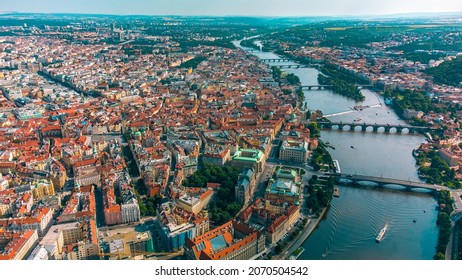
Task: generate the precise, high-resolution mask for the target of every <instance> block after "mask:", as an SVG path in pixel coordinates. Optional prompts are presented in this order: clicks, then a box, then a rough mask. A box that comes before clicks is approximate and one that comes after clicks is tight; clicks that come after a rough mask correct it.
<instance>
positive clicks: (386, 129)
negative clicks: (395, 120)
mask: <svg viewBox="0 0 462 280" xmlns="http://www.w3.org/2000/svg"><path fill="white" fill-rule="evenodd" d="M390 129H391V127H390V126H389V125H387V126H386V127H385V133H389V132H390Z"/></svg>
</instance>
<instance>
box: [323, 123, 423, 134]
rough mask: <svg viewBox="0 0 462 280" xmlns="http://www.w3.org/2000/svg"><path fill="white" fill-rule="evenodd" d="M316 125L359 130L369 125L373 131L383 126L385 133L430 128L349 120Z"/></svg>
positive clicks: (324, 127)
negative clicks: (351, 121) (350, 121)
mask: <svg viewBox="0 0 462 280" xmlns="http://www.w3.org/2000/svg"><path fill="white" fill-rule="evenodd" d="M317 124H318V127H319V128H321V129H332V128H333V127H335V126H336V127H338V129H339V130H344V127H346V126H347V127H348V128H349V130H350V131H356V127H361V131H367V129H368V128H369V127H371V128H372V131H373V132H378V131H379V129H380V128H383V129H384V131H385V132H386V133H389V132H391V130H392V129H395V130H396V133H402V132H403V131H404V130H407V131H408V133H425V132H428V131H430V130H431V128H429V127H426V126H413V125H402V124H377V123H375V124H368V123H354V122H353V123H349V122H317Z"/></svg>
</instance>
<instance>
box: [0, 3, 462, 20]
mask: <svg viewBox="0 0 462 280" xmlns="http://www.w3.org/2000/svg"><path fill="white" fill-rule="evenodd" d="M18 2H19V3H18ZM18 2H7V1H4V0H0V3H1V8H0V9H1V10H0V12H1V13H5V12H19V13H58V14H59V13H73V14H105V15H146V16H156V15H158V16H174V15H175V16H256V17H312V16H332V17H336V16H347V17H348V16H387V15H399V14H438V13H448V14H453V13H462V1H460V0H440V1H437V2H435V1H433V0H420V1H418V0H408V1H401V0H383V1H380V2H379V1H376V0H350V1H342V0H324V1H323V2H322V3H319V2H318V1H314V0H286V1H280V0H253V1H249V0H234V1H229V0H168V1H163V0H132V1H125V0H99V1H94V0H92V1H91V0H81V1H73V0H67V1H58V0H41V1H37V0H21V1H18Z"/></svg>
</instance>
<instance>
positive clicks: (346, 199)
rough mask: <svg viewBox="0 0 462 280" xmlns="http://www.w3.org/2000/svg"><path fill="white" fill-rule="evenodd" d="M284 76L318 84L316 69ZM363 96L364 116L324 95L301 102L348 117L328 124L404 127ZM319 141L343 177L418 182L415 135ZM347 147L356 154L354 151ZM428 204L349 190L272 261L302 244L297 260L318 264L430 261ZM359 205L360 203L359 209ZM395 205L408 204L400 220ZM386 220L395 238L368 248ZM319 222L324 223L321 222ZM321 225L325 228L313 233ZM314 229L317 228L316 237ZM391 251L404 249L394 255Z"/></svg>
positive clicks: (332, 135) (263, 55)
mask: <svg viewBox="0 0 462 280" xmlns="http://www.w3.org/2000/svg"><path fill="white" fill-rule="evenodd" d="M252 55H255V56H257V57H259V58H260V59H281V57H279V56H277V55H276V54H274V53H267V52H258V53H252ZM292 63H294V62H292V61H290V62H284V64H292ZM269 65H270V66H277V65H278V63H277V62H276V63H270V64H269ZM285 71H287V72H289V73H293V74H295V75H297V76H298V77H299V78H300V80H301V84H302V85H315V84H318V81H317V77H318V75H319V69H316V68H315V67H312V68H297V69H287V70H285ZM362 93H363V94H364V95H365V96H366V100H365V101H361V102H360V103H359V104H360V105H363V106H369V107H370V109H368V110H364V111H350V110H351V109H350V108H352V107H354V106H356V105H358V103H356V102H355V101H354V100H351V99H348V98H345V97H342V96H339V95H338V94H335V93H333V92H332V91H330V90H328V89H322V90H321V89H320V90H310V91H304V96H305V100H306V101H307V104H308V105H309V109H310V110H311V111H314V110H321V111H323V112H324V113H325V114H336V113H340V112H342V113H344V112H346V111H348V113H346V114H345V113H344V114H342V115H341V116H340V115H339V116H334V117H333V121H337V122H341V121H344V122H353V120H354V119H361V121H363V122H366V123H374V122H377V120H378V119H380V120H381V121H383V122H386V123H390V124H404V121H403V120H402V119H401V118H400V117H398V116H396V115H395V114H394V113H393V112H392V110H390V109H389V107H385V106H383V104H384V100H383V97H382V96H380V95H378V94H376V93H375V92H371V91H370V90H367V89H364V90H362ZM322 140H323V141H324V142H330V143H331V144H332V146H334V147H335V148H336V149H335V150H332V151H330V150H329V153H330V154H332V157H333V158H335V159H337V160H339V162H340V164H341V165H342V172H345V173H350V174H356V173H357V174H364V175H369V176H379V177H380V176H383V177H389V178H397V179H402V180H413V181H417V180H419V178H418V174H417V171H416V168H415V159H414V158H413V157H412V149H415V148H416V147H418V146H419V145H420V144H421V143H422V142H423V141H424V138H423V137H420V135H408V134H403V135H398V134H394V133H391V134H385V133H382V132H379V133H372V132H368V133H358V132H349V131H348V132H347V131H337V130H332V131H323V132H322ZM351 146H353V147H355V148H354V149H353V148H351ZM377 147H380V149H377ZM411 147H412V148H411ZM352 159H354V160H352ZM366 192H367V193H366ZM432 200H433V198H432V199H429V198H428V197H421V196H420V195H418V194H417V195H416V196H414V195H412V196H411V197H410V198H409V196H408V195H407V194H401V193H396V194H395V193H394V192H393V191H391V192H390V191H385V192H383V191H370V190H362V189H356V188H354V189H351V191H348V192H342V197H341V198H339V199H336V200H333V201H332V202H334V203H333V204H332V203H331V204H330V210H329V212H327V215H326V212H324V211H323V210H321V211H322V212H323V213H322V214H323V216H320V218H318V219H316V220H315V219H313V220H311V221H310V223H309V224H307V225H306V227H303V232H300V235H299V236H297V237H296V239H293V241H291V242H290V244H289V245H288V246H285V248H286V249H283V255H281V254H279V255H277V256H278V257H279V258H289V257H290V254H289V253H287V254H285V253H286V252H289V251H290V252H292V251H294V250H296V249H298V248H299V247H297V245H298V244H302V246H301V247H303V248H304V249H305V252H304V253H302V255H301V256H300V259H319V258H321V256H322V255H324V253H325V252H326V250H327V251H328V252H329V254H328V255H327V257H326V258H325V259H369V258H373V259H414V260H415V259H432V257H433V255H434V253H435V249H434V248H435V245H436V244H435V242H436V236H437V234H438V232H437V226H436V215H437V214H436V213H434V211H431V210H428V211H427V212H428V213H427V214H425V213H424V212H423V211H422V209H428V205H429V204H433V203H434V200H433V201H432ZM359 201H360V202H361V203H358V202H359ZM396 201H400V204H401V206H402V203H406V204H407V203H409V205H408V207H407V208H406V213H405V214H404V215H403V211H402V210H399V211H398V209H401V206H400V204H397V203H396ZM339 209H342V210H339ZM359 209H361V210H359ZM353 213H354V215H353ZM324 215H325V216H324ZM390 215H391V216H392V217H393V220H394V223H395V225H396V226H394V227H393V229H392V231H391V235H390V237H391V236H393V237H394V238H388V240H389V241H388V240H387V242H384V243H383V244H381V245H380V246H379V247H377V246H370V245H369V242H370V240H373V241H374V240H375V236H376V235H377V232H378V231H379V230H380V228H381V227H382V226H383V222H384V221H386V220H388V219H390ZM421 215H423V216H421ZM323 217H326V218H324V219H322V218H323ZM415 218H417V219H418V220H419V222H418V223H417V224H416V223H412V221H413V219H415ZM321 220H322V221H323V224H324V223H325V226H321V227H318V225H319V224H320V222H321ZM346 221H348V222H346ZM409 221H411V225H412V227H410V228H409V227H408V226H409ZM398 225H399V226H398ZM317 227H318V228H317ZM315 228H317V230H316V231H315V230H314V229H315ZM339 228H341V230H340V229H339ZM308 237H309V238H308ZM409 238H411V239H416V240H421V242H423V244H425V245H424V246H420V247H416V246H417V245H416V244H414V243H412V242H411V243H410V242H404V240H408V239H409ZM374 242H375V241H374ZM295 243H298V244H295ZM396 246H398V247H399V248H403V249H402V250H400V251H399V252H396V249H395V248H396ZM345 248H348V250H346V249H345Z"/></svg>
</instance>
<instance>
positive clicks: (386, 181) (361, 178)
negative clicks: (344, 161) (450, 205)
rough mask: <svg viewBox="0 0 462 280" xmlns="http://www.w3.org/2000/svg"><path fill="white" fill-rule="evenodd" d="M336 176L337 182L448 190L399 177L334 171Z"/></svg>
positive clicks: (410, 188) (409, 188)
mask: <svg viewBox="0 0 462 280" xmlns="http://www.w3.org/2000/svg"><path fill="white" fill-rule="evenodd" d="M332 175H334V176H335V178H337V182H338V183H346V184H355V185H358V183H359V182H373V183H376V184H378V185H379V187H383V186H385V185H399V186H403V187H406V189H407V190H412V189H415V188H419V189H427V190H431V191H441V190H445V191H450V189H449V188H448V187H445V186H440V185H433V184H427V183H422V182H414V181H410V180H408V181H406V180H399V179H391V178H383V177H375V176H365V175H357V174H354V175H353V174H345V173H334V174H332ZM339 179H345V180H348V181H349V182H348V181H346V182H342V181H340V180H339Z"/></svg>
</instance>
